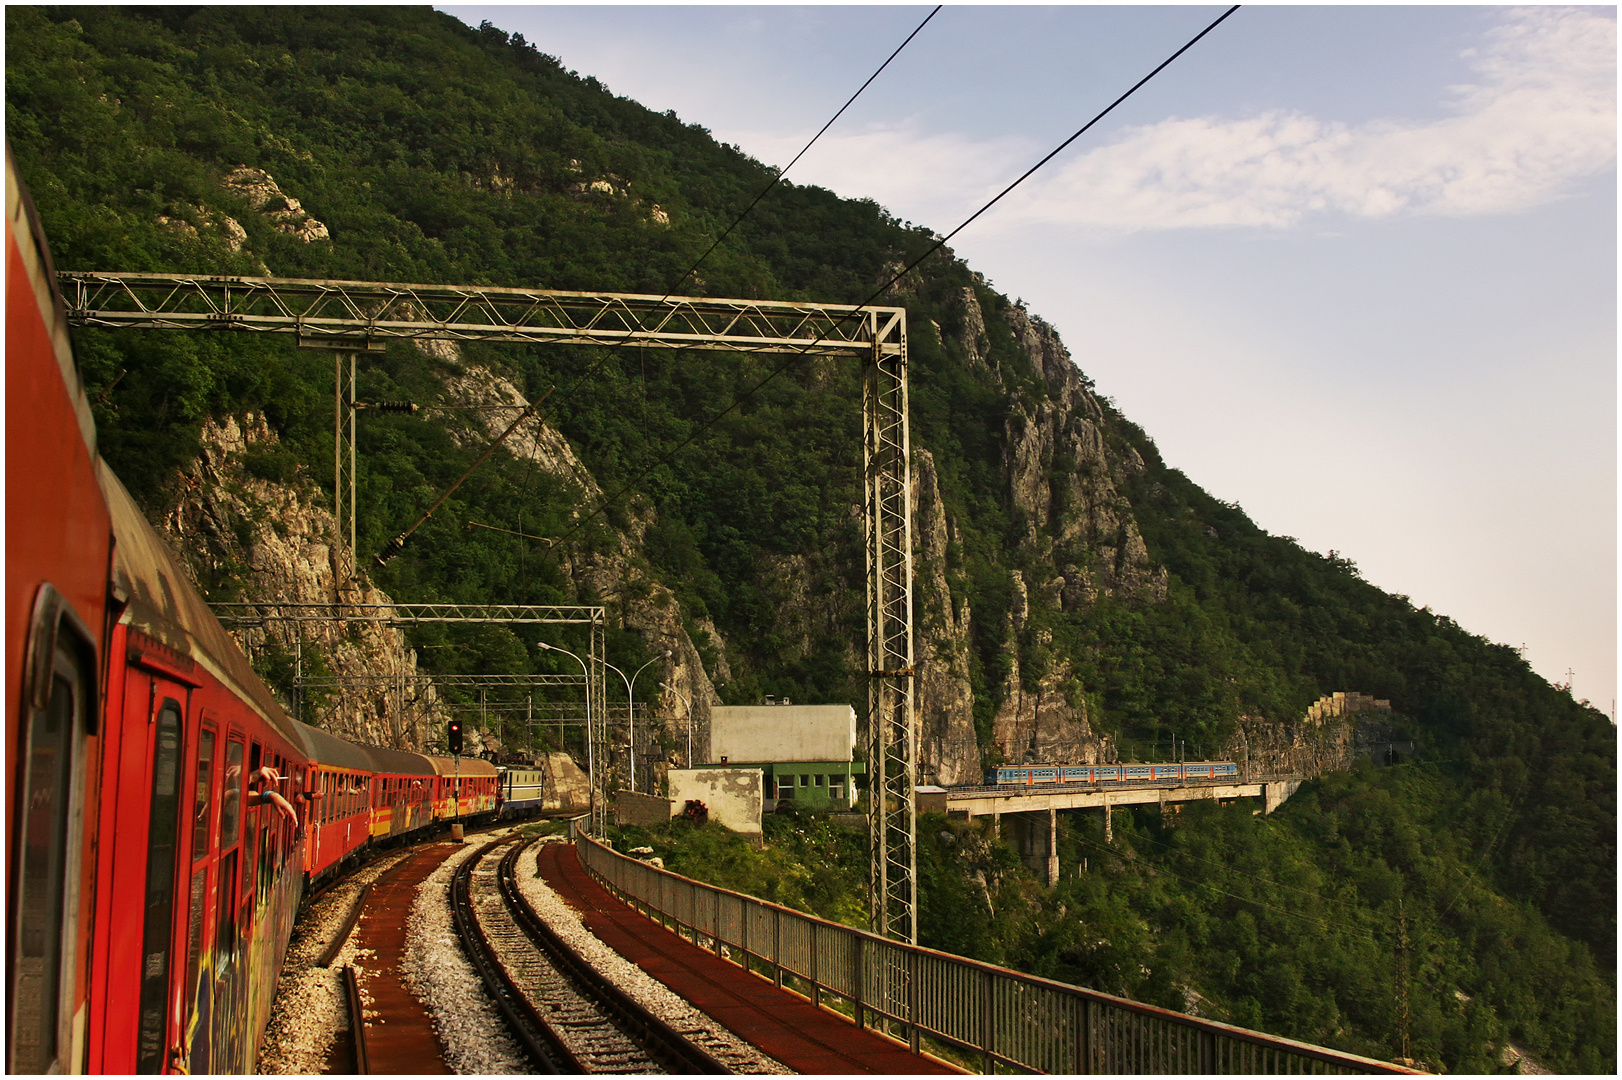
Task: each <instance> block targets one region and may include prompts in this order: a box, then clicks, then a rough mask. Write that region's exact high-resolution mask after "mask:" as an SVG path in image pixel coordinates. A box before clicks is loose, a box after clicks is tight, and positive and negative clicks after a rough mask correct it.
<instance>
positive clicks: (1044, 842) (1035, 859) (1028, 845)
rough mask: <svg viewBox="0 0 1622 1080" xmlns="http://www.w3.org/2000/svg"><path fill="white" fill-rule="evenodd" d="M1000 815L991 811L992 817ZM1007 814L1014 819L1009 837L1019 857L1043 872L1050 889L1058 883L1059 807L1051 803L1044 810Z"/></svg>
mask: <svg viewBox="0 0 1622 1080" xmlns="http://www.w3.org/2000/svg"><path fill="white" fill-rule="evenodd" d="M1000 816H1001V815H997V814H994V815H993V817H994V818H999V817H1000ZM1009 816H1010V817H1011V818H1012V819H1013V820H1012V822H1011V824H1012V826H1013V828H1012V833H1013V835H1012V836H1011V837H1010V839H1011V840H1012V841H1013V843H1014V846H1015V847H1016V848H1018V849H1019V857H1020V860H1021V861H1022V862H1024V864H1025V865H1026V866H1028V867H1030V868H1031V869H1032V870H1034V871H1036V872H1037V873H1038V874H1043V875H1045V876H1046V878H1047V883H1048V888H1050V889H1051V888H1052V887H1053V886H1055V885H1057V884H1058V883H1059V812H1058V810H1056V809H1054V808H1053V807H1051V806H1050V807H1048V808H1047V809H1046V810H1045V811H1044V810H1026V811H1020V812H1015V813H1012V814H1010V815H1009ZM1044 817H1045V818H1046V819H1047V820H1046V821H1044V820H1043V818H1044ZM1044 826H1045V827H1044Z"/></svg>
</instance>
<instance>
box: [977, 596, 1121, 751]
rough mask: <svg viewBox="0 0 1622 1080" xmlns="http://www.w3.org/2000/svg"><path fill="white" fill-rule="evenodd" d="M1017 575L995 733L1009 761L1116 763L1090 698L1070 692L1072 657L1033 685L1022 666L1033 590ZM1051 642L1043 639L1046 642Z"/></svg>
mask: <svg viewBox="0 0 1622 1080" xmlns="http://www.w3.org/2000/svg"><path fill="white" fill-rule="evenodd" d="M1013 575H1014V597H1015V602H1014V606H1013V608H1012V610H1011V611H1010V612H1009V613H1008V617H1007V619H1006V620H1005V622H1004V627H1003V639H1004V642H1005V644H1004V646H1003V647H1004V649H1005V651H1006V655H1007V657H1008V661H1009V666H1008V675H1007V677H1006V678H1005V679H1004V681H1003V686H1002V688H1001V689H1002V695H1001V698H1002V699H1001V702H1000V703H999V704H998V706H997V711H996V714H995V716H994V717H993V718H992V722H991V737H992V742H993V744H994V746H995V747H996V749H997V750H998V751H999V753H1000V754H1001V756H1002V758H1003V760H1005V761H1010V762H1014V763H1032V764H1054V763H1061V764H1065V765H1092V764H1097V763H1100V762H1111V761H1114V760H1115V758H1116V755H1115V747H1114V744H1113V742H1112V741H1111V740H1110V738H1109V737H1108V736H1106V735H1098V734H1095V733H1094V732H1093V729H1092V725H1091V723H1090V722H1089V721H1088V717H1087V706H1086V700H1085V699H1084V698H1083V699H1077V700H1075V701H1072V700H1071V697H1070V695H1069V694H1068V693H1067V690H1068V689H1069V686H1070V684H1071V683H1072V680H1073V677H1074V672H1073V670H1072V667H1071V662H1070V660H1069V659H1068V658H1066V657H1057V658H1055V660H1054V666H1053V667H1052V669H1051V670H1050V671H1048V672H1047V674H1045V675H1043V676H1042V677H1041V678H1040V679H1038V680H1037V681H1036V686H1035V688H1034V689H1031V688H1029V687H1028V686H1027V680H1026V679H1025V678H1024V677H1023V672H1022V671H1021V669H1020V650H1019V638H1020V635H1021V634H1023V633H1024V631H1025V628H1026V620H1028V619H1029V618H1030V592H1029V590H1028V589H1027V588H1026V585H1025V580H1024V577H1023V575H1021V574H1020V572H1019V571H1018V570H1015V571H1014V572H1013ZM1050 643H1051V642H1050V641H1041V642H1040V646H1041V647H1045V646H1046V645H1048V644H1050Z"/></svg>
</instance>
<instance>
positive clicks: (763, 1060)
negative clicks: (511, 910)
mask: <svg viewBox="0 0 1622 1080" xmlns="http://www.w3.org/2000/svg"><path fill="white" fill-rule="evenodd" d="M560 841H561V838H559V837H543V838H542V843H549V842H550V843H557V842H560ZM536 850H537V849H535V848H531V849H530V850H529V851H528V852H525V854H524V857H523V859H522V861H521V862H520V867H521V869H520V870H519V873H518V889H519V891H520V892H522V893H523V894H524V899H526V900H528V901H529V902H530V904H531V906H533V907H534V908H535V913H536V914H537V915H539V916H540V917H541V918H542V920H544V921H545V922H546V925H547V926H549V927H551V928H552V930H553V932H554V933H556V934H557V935H558V936H559V937H561V938H562V939H563V941H564V944H566V945H568V946H569V947H570V948H571V949H573V950H574V951H575V952H577V953H579V954H580V955H581V956H583V957H584V958H585V959H586V961H587V962H588V963H590V964H591V966H592V967H594V968H596V969H597V970H598V971H599V972H601V973H602V974H603V975H606V976H607V977H608V978H609V979H611V980H612V981H613V982H614V984H615V985H616V986H618V987H619V988H620V989H622V990H624V991H625V992H626V993H628V994H630V996H631V997H633V998H635V999H636V1001H637V1003H638V1004H639V1005H641V1006H642V1007H643V1008H645V1009H647V1010H648V1011H649V1012H651V1013H653V1014H654V1015H655V1016H657V1017H658V1018H659V1019H661V1020H663V1021H665V1022H666V1023H668V1024H672V1025H674V1026H676V1027H678V1028H682V1029H690V1028H701V1029H703V1030H704V1031H705V1032H707V1033H708V1034H709V1035H710V1036H711V1037H712V1038H713V1039H714V1040H715V1041H716V1042H717V1043H719V1044H720V1045H722V1046H724V1047H725V1048H726V1050H727V1053H726V1059H727V1063H728V1065H730V1066H731V1067H732V1068H733V1069H735V1070H736V1071H737V1072H740V1073H774V1074H777V1075H784V1074H787V1073H789V1072H791V1071H792V1070H790V1069H789V1068H787V1067H786V1066H784V1065H783V1063H782V1062H780V1061H778V1060H776V1059H775V1058H772V1057H769V1056H767V1055H766V1054H763V1053H762V1052H761V1051H759V1050H757V1049H756V1048H755V1047H754V1046H752V1045H750V1044H749V1043H746V1042H744V1041H743V1040H742V1039H740V1038H738V1037H737V1036H736V1035H734V1034H732V1032H730V1031H728V1030H727V1029H726V1028H724V1027H722V1026H721V1025H720V1024H719V1023H717V1022H716V1021H715V1020H714V1019H713V1018H712V1017H710V1016H709V1015H707V1014H706V1013H703V1012H701V1011H699V1010H698V1009H695V1008H694V1007H693V1006H692V1005H690V1004H688V1003H687V1001H686V1000H684V999H683V998H681V997H678V996H677V995H676V994H675V993H674V992H672V991H671V989H670V988H669V987H667V986H666V985H665V984H664V983H662V982H660V981H659V980H657V979H655V978H654V977H653V976H651V975H649V974H648V973H647V972H645V971H643V970H642V969H641V968H639V967H637V966H636V965H635V964H633V963H631V962H630V961H629V960H627V959H625V958H624V957H623V956H621V955H620V954H619V953H617V952H615V951H614V950H613V949H611V948H609V947H608V946H607V945H605V944H603V942H602V941H601V940H600V939H599V938H598V937H597V936H596V935H595V934H593V933H592V932H591V931H589V930H587V929H586V928H585V927H584V926H582V925H581V923H580V917H579V916H578V915H576V914H575V913H574V909H573V908H571V907H569V905H568V904H566V903H565V902H564V901H563V898H562V897H560V896H559V895H558V894H557V892H556V891H554V890H553V888H552V886H550V885H548V884H547V883H546V881H545V879H543V878H541V877H540V876H539V874H538V873H537V872H536V866H535V852H536Z"/></svg>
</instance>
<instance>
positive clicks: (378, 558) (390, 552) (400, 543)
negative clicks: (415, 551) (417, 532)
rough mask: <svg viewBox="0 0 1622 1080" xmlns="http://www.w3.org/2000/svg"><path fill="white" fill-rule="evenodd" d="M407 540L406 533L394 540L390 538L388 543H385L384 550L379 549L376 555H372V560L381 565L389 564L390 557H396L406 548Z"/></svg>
mask: <svg viewBox="0 0 1622 1080" xmlns="http://www.w3.org/2000/svg"><path fill="white" fill-rule="evenodd" d="M405 541H406V538H405V536H404V534H402V535H400V536H396V537H395V538H394V539H393V540H390V541H389V542H388V543H387V544H384V545H383V550H382V551H379V552H378V553H377V554H376V555H373V556H372V561H373V562H375V563H376V564H377V565H379V566H387V565H389V560H390V559H392V558H394V557H395V556H396V555H398V554H400V552H402V551H404V550H405Z"/></svg>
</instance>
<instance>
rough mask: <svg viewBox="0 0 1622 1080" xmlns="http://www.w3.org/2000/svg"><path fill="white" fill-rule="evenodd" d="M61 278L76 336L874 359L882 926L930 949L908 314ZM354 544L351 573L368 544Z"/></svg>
mask: <svg viewBox="0 0 1622 1080" xmlns="http://www.w3.org/2000/svg"><path fill="white" fill-rule="evenodd" d="M58 277H59V279H60V284H61V289H62V294H63V298H64V301H65V303H66V305H67V309H68V320H69V322H70V324H72V325H75V326H92V327H132V328H146V329H171V330H234V331H239V332H249V333H291V334H297V335H298V338H299V343H300V344H301V345H305V346H310V347H315V348H326V349H334V348H336V349H345V348H347V349H351V350H354V349H376V348H378V347H380V346H381V344H382V343H383V342H386V341H388V340H405V341H411V340H419V341H420V340H441V341H443V340H450V341H515V342H553V343H559V344H575V345H599V346H617V345H640V346H644V347H649V348H672V349H719V350H728V351H733V352H746V353H763V352H765V353H801V354H805V355H810V356H832V355H850V356H859V357H861V358H862V359H863V361H864V364H865V372H864V385H863V395H862V396H863V404H864V408H863V412H864V423H865V429H866V431H865V437H864V440H863V460H864V471H865V485H866V504H867V506H866V510H867V512H866V515H865V529H866V533H867V541H868V545H867V546H868V553H867V564H868V582H867V630H868V668H869V693H868V749H869V754H870V769H871V771H872V780H871V781H870V791H869V796H870V800H869V801H870V803H871V807H870V811H869V815H870V816H869V828H870V836H871V838H872V868H871V876H870V881H871V893H872V896H871V899H872V920H873V926H874V929H875V930H877V931H879V932H881V933H884V934H887V935H890V936H892V937H898V938H901V939H902V940H904V941H909V942H916V941H917V935H918V929H917V922H916V917H915V916H916V910H917V892H918V890H917V854H916V840H917V820H916V813H915V809H914V792H913V787H914V784H915V783H916V777H917V732H916V730H915V727H914V720H913V696H914V694H913V671H912V490H911V484H912V475H911V464H910V461H911V445H910V438H909V434H908V426H907V331H906V310H905V309H904V308H898V307H853V306H850V305H846V304H806V303H779V302H774V301H755V300H723V299H709V298H702V299H700V298H692V297H681V296H663V297H659V296H651V295H632V294H623V293H580V292H557V291H553V290H544V289H498V288H485V287H481V286H458V285H403V284H393V283H387V282H384V283H379V282H359V281H306V280H298V279H291V278H240V277H212V278H211V277H195V276H186V275H177V274H123V273H63V274H59V275H58ZM336 365H337V366H336V367H335V377H334V381H335V392H334V400H335V413H336V415H335V419H334V433H333V438H334V450H335V452H336V453H335V456H337V457H338V458H339V459H340V460H339V463H338V464H337V465H335V469H336V470H337V471H336V472H335V474H334V486H335V488H336V489H337V490H335V491H334V493H333V498H334V502H335V504H338V505H337V509H336V511H335V513H336V516H337V520H338V526H337V529H338V534H339V539H340V540H344V539H346V538H345V537H344V535H343V534H344V531H345V529H344V525H345V515H344V509H345V508H344V507H343V506H342V505H341V504H342V503H343V502H344V498H345V494H346V493H345V491H344V488H345V486H346V484H345V481H346V480H347V481H348V484H347V486H348V488H349V492H348V495H349V499H350V505H349V506H348V508H347V509H348V516H347V525H348V529H349V531H350V532H351V533H353V530H354V520H355V508H354V504H353V498H354V495H353V492H354V467H353V460H352V457H351V461H350V467H349V473H348V475H347V477H346V476H345V474H344V472H343V464H342V458H343V456H344V455H343V451H344V448H345V447H344V443H345V434H346V433H345V430H344V428H345V424H346V414H347V421H348V426H349V431H348V433H347V434H348V446H349V448H350V449H351V451H352V448H353V446H354V432H353V420H354V386H353V377H352V376H351V379H350V385H349V387H348V389H349V393H348V394H347V396H346V395H345V393H344V390H345V387H344V378H343V371H342V360H341V359H340V360H338V361H336ZM351 370H353V357H352V356H351ZM347 539H349V541H350V542H349V547H350V550H351V557H353V549H354V543H353V540H352V538H347ZM410 606H413V605H401V607H402V608H403V607H410ZM415 606H416V607H424V606H427V605H415ZM377 621H394V620H384V619H382V618H379V619H378V620H377ZM417 621H424V622H427V621H435V622H438V621H451V620H447V619H440V618H423V619H419V620H417ZM525 621H540V620H525ZM599 632H600V631H599V630H598V629H597V628H596V627H595V626H594V628H593V664H594V666H595V667H596V668H597V670H595V671H594V672H593V675H592V678H591V687H592V689H594V690H596V691H597V693H596V700H597V701H602V700H604V698H603V696H602V694H601V689H602V673H601V669H600V665H599V664H597V657H598V655H599V654H598V652H597V643H598V634H599ZM604 727H606V725H598V728H599V729H601V728H604ZM598 734H599V735H601V734H602V732H600V731H599V732H598ZM604 749H605V750H606V745H605V747H604ZM603 760H604V761H606V760H607V757H606V754H605V756H604V757H603ZM605 772H606V770H605ZM597 795H598V793H597V791H596V790H595V783H594V790H593V826H594V828H596V829H597V835H599V836H600V835H602V829H603V828H604V827H605V825H606V821H607V817H606V805H599V804H600V803H603V804H605V803H606V800H599V799H598V797H597Z"/></svg>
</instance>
